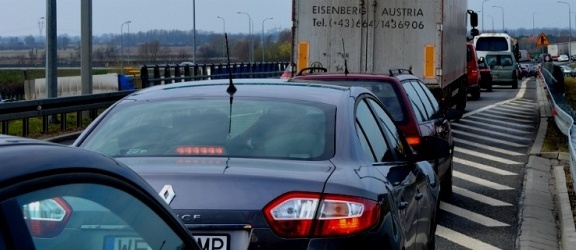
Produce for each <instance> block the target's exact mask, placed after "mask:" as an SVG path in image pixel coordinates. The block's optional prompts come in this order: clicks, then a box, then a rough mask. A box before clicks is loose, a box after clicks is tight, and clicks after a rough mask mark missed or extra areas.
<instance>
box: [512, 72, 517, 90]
mask: <svg viewBox="0 0 576 250" xmlns="http://www.w3.org/2000/svg"><path fill="white" fill-rule="evenodd" d="M512 88H513V89H517V88H518V78H517V77H516V76H515V75H514V76H512Z"/></svg>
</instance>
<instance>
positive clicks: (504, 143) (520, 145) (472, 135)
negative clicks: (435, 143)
mask: <svg viewBox="0 0 576 250" xmlns="http://www.w3.org/2000/svg"><path fill="white" fill-rule="evenodd" d="M452 133H454V134H461V135H465V136H469V137H474V138H478V139H482V140H486V141H491V142H496V143H499V144H503V145H508V146H512V147H527V146H528V145H527V144H519V143H514V142H509V141H504V140H499V139H494V138H489V137H486V136H483V135H477V134H472V133H468V132H461V131H458V130H452Z"/></svg>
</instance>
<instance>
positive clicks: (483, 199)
mask: <svg viewBox="0 0 576 250" xmlns="http://www.w3.org/2000/svg"><path fill="white" fill-rule="evenodd" d="M452 192H454V193H455V194H459V195H462V196H465V197H468V198H470V199H473V200H475V201H478V202H482V203H484V204H488V205H490V206H495V207H505V206H512V204H510V203H508V202H503V201H501V200H497V199H494V198H492V197H488V196H486V195H482V194H479V193H475V192H472V191H470V190H468V189H464V188H460V187H456V186H453V187H452Z"/></svg>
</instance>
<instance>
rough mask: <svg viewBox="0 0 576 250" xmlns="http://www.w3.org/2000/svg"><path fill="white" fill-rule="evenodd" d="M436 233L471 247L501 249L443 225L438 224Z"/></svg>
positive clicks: (488, 249)
mask: <svg viewBox="0 0 576 250" xmlns="http://www.w3.org/2000/svg"><path fill="white" fill-rule="evenodd" d="M436 235H438V236H440V237H442V238H444V239H447V240H449V241H451V242H454V243H456V244H458V245H460V246H463V247H466V248H469V249H483V250H493V249H494V250H495V249H500V248H497V247H495V246H492V245H490V244H487V243H484V242H482V241H479V240H477V239H474V238H472V237H469V236H467V235H465V234H461V233H459V232H456V231H454V230H452V229H449V228H446V227H443V226H441V225H438V227H437V228H436Z"/></svg>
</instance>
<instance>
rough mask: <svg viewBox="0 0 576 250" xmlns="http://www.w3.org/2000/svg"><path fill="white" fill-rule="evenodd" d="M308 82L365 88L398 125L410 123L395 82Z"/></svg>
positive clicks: (363, 80) (337, 80)
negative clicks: (376, 98)
mask: <svg viewBox="0 0 576 250" xmlns="http://www.w3.org/2000/svg"><path fill="white" fill-rule="evenodd" d="M306 82H320V83H329V84H334V85H339V86H347V87H351V86H357V87H364V88H367V89H368V90H371V91H372V93H374V95H376V96H377V97H378V99H380V101H382V103H383V104H384V106H385V107H386V109H387V110H388V112H390V115H391V116H392V119H393V120H394V121H395V122H397V123H398V124H405V123H407V122H408V116H407V115H406V113H407V112H408V111H407V110H406V108H405V107H404V105H402V104H401V97H400V96H401V94H400V90H399V89H398V87H395V86H398V85H396V84H395V83H393V82H389V81H386V80H366V79H358V78H347V79H321V80H319V79H314V80H308V79H307V80H306Z"/></svg>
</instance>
